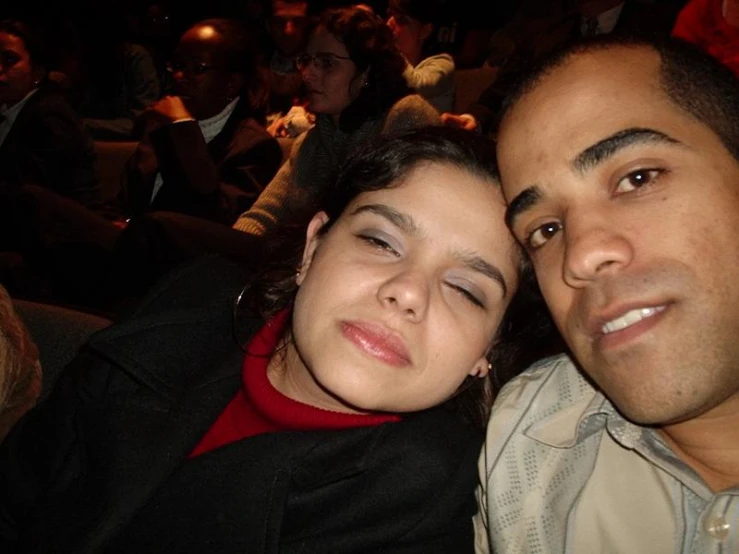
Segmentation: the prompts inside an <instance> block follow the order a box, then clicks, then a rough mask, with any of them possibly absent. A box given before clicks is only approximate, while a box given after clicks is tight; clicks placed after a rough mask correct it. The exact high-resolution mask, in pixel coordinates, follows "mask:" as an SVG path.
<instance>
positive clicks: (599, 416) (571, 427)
mask: <svg viewBox="0 0 739 554" xmlns="http://www.w3.org/2000/svg"><path fill="white" fill-rule="evenodd" d="M559 370H560V371H567V372H570V373H571V374H570V375H568V378H571V379H577V380H580V381H585V377H583V376H582V374H581V373H580V371H579V370H578V369H577V368H576V367H575V366H574V364H567V365H566V366H563V367H560V368H559ZM586 386H587V387H588V392H587V393H586V394H584V395H583V396H582V397H581V398H579V399H577V400H576V401H574V402H573V403H572V404H569V405H567V406H565V407H563V408H561V409H559V410H557V411H555V412H553V413H552V414H551V415H549V416H547V417H545V418H543V419H540V420H539V421H537V422H535V423H533V424H532V425H531V426H529V427H528V429H526V436H528V437H529V438H532V439H534V440H536V441H538V442H541V443H542V444H545V445H547V446H551V447H553V448H572V447H573V446H576V445H577V444H579V443H581V442H583V441H584V440H585V439H587V438H588V437H590V436H591V435H593V434H595V433H597V432H599V431H601V430H603V429H607V430H608V432H609V433H610V434H611V436H613V438H614V440H616V441H617V442H618V443H620V444H621V445H622V446H624V447H626V448H634V447H635V445H636V444H637V442H638V441H639V440H640V439H641V438H642V433H643V429H642V428H641V427H639V426H638V425H635V424H633V423H631V422H630V421H628V420H627V419H625V418H624V417H623V416H622V415H621V414H620V413H619V412H618V410H617V409H616V408H615V406H613V404H611V402H610V401H609V400H608V399H607V398H606V397H605V396H604V395H603V393H601V392H600V391H598V390H597V389H595V388H594V387H592V386H591V385H589V384H588V385H586Z"/></svg>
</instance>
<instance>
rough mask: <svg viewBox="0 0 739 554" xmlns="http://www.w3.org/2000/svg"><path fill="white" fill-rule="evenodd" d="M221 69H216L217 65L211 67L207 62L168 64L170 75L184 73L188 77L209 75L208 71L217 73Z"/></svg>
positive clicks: (176, 62) (174, 62) (175, 62)
mask: <svg viewBox="0 0 739 554" xmlns="http://www.w3.org/2000/svg"><path fill="white" fill-rule="evenodd" d="M219 69H223V68H222V67H216V66H215V65H210V64H207V63H205V62H193V61H189V62H183V61H173V62H167V72H168V73H177V72H178V71H182V72H183V73H187V74H188V75H202V74H203V73H207V72H208V71H217V70H219Z"/></svg>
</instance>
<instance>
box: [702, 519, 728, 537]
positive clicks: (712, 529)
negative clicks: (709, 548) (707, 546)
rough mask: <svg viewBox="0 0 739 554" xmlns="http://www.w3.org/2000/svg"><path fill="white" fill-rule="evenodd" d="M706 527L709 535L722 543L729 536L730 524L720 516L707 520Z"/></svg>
mask: <svg viewBox="0 0 739 554" xmlns="http://www.w3.org/2000/svg"><path fill="white" fill-rule="evenodd" d="M704 525H705V528H706V531H707V532H708V534H709V535H711V536H712V537H713V538H714V539H715V540H717V541H722V540H724V539H725V538H726V537H728V536H729V524H728V522H727V521H726V520H725V519H724V518H722V517H720V516H716V517H709V518H707V519H706V521H705V524H704Z"/></svg>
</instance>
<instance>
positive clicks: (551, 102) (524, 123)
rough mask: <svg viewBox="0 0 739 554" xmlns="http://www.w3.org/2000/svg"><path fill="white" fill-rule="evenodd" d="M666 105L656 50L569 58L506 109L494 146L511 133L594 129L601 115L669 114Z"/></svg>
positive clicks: (619, 49)
mask: <svg viewBox="0 0 739 554" xmlns="http://www.w3.org/2000/svg"><path fill="white" fill-rule="evenodd" d="M667 100H668V99H667V97H666V95H665V92H664V90H663V89H662V86H661V83H660V57H659V54H658V53H657V52H656V51H654V50H650V49H649V48H646V47H638V46H636V47H632V46H628V47H627V46H620V45H618V46H612V47H608V48H598V49H595V50H588V51H585V52H578V53H574V54H571V55H569V56H568V57H567V58H566V59H564V60H563V61H562V62H561V63H559V64H558V65H556V66H555V67H553V68H551V69H550V70H549V71H547V72H545V73H544V74H542V75H541V76H540V77H539V78H538V79H537V80H536V81H535V82H534V83H533V84H531V85H530V86H528V87H527V88H526V90H525V91H524V92H523V93H522V94H520V96H519V97H518V98H517V99H516V100H515V102H514V103H513V104H512V105H511V106H510V108H509V109H508V110H507V111H506V113H505V116H504V117H503V120H502V122H501V126H500V133H499V146H500V143H501V142H502V145H503V146H506V141H507V138H506V137H507V136H508V134H509V132H510V131H511V130H514V131H515V130H521V128H522V127H525V128H528V132H530V133H533V132H536V133H541V132H542V131H543V130H545V129H550V130H551V129H552V128H560V129H561V130H563V131H567V129H568V128H569V126H570V123H577V124H586V125H588V126H592V127H598V126H600V124H601V123H602V118H603V116H604V115H607V116H608V117H613V118H620V117H623V118H632V119H634V118H638V117H639V116H641V115H644V116H645V117H649V116H650V115H651V112H652V109H653V107H654V105H659V106H662V107H664V108H667V109H674V106H669V104H670V103H669V101H667ZM563 122H564V123H565V125H562V123H563ZM632 123H633V122H632ZM514 134H515V135H517V136H520V134H519V133H514Z"/></svg>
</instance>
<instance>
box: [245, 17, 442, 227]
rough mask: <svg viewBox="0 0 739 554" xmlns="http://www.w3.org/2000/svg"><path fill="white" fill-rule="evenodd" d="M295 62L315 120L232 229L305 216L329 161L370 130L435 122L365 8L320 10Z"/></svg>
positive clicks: (383, 28)
mask: <svg viewBox="0 0 739 554" xmlns="http://www.w3.org/2000/svg"><path fill="white" fill-rule="evenodd" d="M295 63H296V65H297V67H298V69H299V70H300V72H301V76H302V78H303V81H304V82H305V87H306V94H307V100H308V104H307V106H306V109H307V111H308V112H310V113H312V114H315V116H316V121H315V125H314V126H313V127H312V128H311V129H309V130H308V131H306V132H305V133H303V134H302V135H300V136H299V137H298V138H297V139H295V143H294V145H293V148H292V150H291V153H290V156H289V158H288V160H287V161H286V162H285V163H284V164H283V166H282V167H281V168H280V170H279V172H278V173H277V175H276V176H275V178H274V179H272V181H271V182H270V183H269V185H268V186H267V188H266V189H265V190H264V191H263V192H262V194H261V195H260V196H259V198H258V199H257V200H256V202H255V203H254V205H253V206H252V207H251V208H250V209H249V210H248V211H246V212H245V213H243V214H242V215H241V216H240V217H239V219H238V220H237V221H236V223H235V224H234V228H236V229H238V230H240V231H245V232H248V233H252V234H256V235H262V234H265V233H266V232H269V231H270V230H272V229H273V228H275V227H277V226H279V225H280V224H283V223H285V222H289V221H294V220H304V219H305V217H306V216H310V214H312V213H313V212H314V211H315V207H316V201H317V199H319V198H320V196H321V195H322V193H323V190H324V188H325V186H326V184H327V183H328V182H330V178H329V176H330V175H331V174H332V173H333V172H334V171H335V169H336V167H337V166H338V165H339V164H340V163H341V162H342V161H343V160H344V159H345V158H346V156H347V155H348V154H350V153H351V152H352V151H354V150H356V149H357V148H359V147H361V146H362V145H363V144H364V143H365V142H366V141H367V140H369V139H370V138H372V137H374V136H376V135H377V134H379V133H384V132H388V131H394V130H404V129H411V128H414V127H420V126H424V125H440V124H441V118H440V115H439V113H438V111H437V110H436V109H435V108H434V107H433V106H432V105H431V104H429V103H428V102H427V101H426V100H424V99H423V98H422V97H421V96H418V95H416V94H413V91H412V89H411V88H410V87H409V86H408V84H407V83H406V80H405V78H404V76H403V71H404V70H405V67H406V63H405V60H404V59H403V56H402V54H401V53H400V51H399V50H398V49H397V47H396V46H395V41H394V39H393V35H392V32H391V31H390V29H389V28H388V26H387V25H386V24H385V22H384V21H383V20H382V19H381V18H380V17H378V16H377V15H376V14H374V13H371V12H369V11H368V10H366V9H363V8H361V7H356V6H352V7H346V8H331V9H327V10H325V11H324V12H323V13H322V14H321V16H320V19H319V22H318V24H317V26H316V27H315V28H314V29H313V31H312V33H311V37H310V40H309V41H308V46H307V49H306V51H305V52H304V53H302V54H300V55H298V56H297V57H296V60H295Z"/></svg>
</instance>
